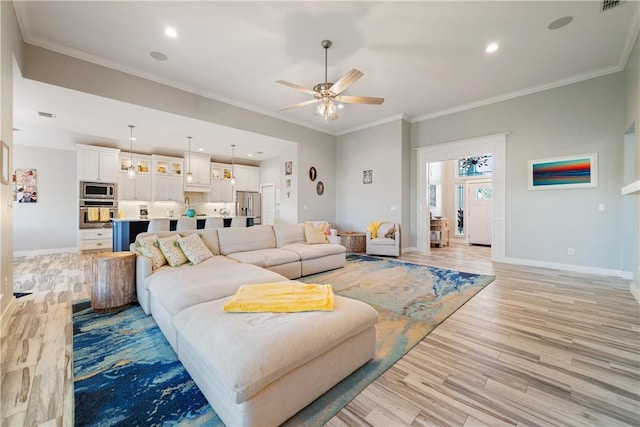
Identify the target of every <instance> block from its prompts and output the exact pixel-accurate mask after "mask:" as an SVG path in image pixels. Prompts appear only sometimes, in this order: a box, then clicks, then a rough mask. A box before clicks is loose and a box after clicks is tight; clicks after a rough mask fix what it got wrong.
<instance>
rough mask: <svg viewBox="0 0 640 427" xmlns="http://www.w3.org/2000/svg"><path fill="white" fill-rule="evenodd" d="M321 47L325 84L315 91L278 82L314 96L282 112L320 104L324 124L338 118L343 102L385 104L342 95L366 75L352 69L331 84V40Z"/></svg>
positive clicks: (367, 97)
mask: <svg viewBox="0 0 640 427" xmlns="http://www.w3.org/2000/svg"><path fill="white" fill-rule="evenodd" d="M320 45H321V46H322V47H323V48H324V83H318V84H317V85H315V86H314V87H313V89H307V88H306V87H304V86H300V85H297V84H295V83H290V82H287V81H284V80H276V83H280V84H283V85H285V86H289V87H290V88H293V89H296V90H299V91H301V92H304V93H308V94H309V95H313V98H314V99H311V100H309V101H304V102H300V103H299V104H295V105H291V106H289V107H286V108H283V109H281V110H280V111H285V110H289V109H291V108H297V107H304V106H305V105H311V104H316V103H318V106H317V107H316V114H318V115H320V116H322V117H324V122H325V123H327V122H328V121H329V120H335V119H337V118H338V108H342V105H341V104H340V103H342V102H344V103H349V104H376V105H380V104H382V103H383V102H384V98H374V97H371V96H354V95H341V93H342V92H344V91H345V90H347V89H348V88H349V86H351V85H352V84H354V83H355V82H356V81H358V79H359V78H360V77H362V76H363V75H364V74H363V73H362V71H358V70H356V69H355V68H352V69H351V70H349V72H348V73H347V74H345V75H344V76H342V77H341V78H340V79H339V80H338V81H337V82H335V83H330V82H329V81H328V79H327V51H328V50H329V48H330V47H331V40H323V41H322V43H321V44H320Z"/></svg>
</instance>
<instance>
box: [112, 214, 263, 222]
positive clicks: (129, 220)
mask: <svg viewBox="0 0 640 427" xmlns="http://www.w3.org/2000/svg"><path fill="white" fill-rule="evenodd" d="M178 218H180V217H177V216H154V217H153V218H152V217H149V218H145V219H143V218H138V217H134V218H112V219H111V221H113V222H137V221H149V220H151V219H168V220H174V221H177V220H178ZM194 218H195V219H207V218H225V219H226V218H229V219H231V218H233V217H232V216H220V215H218V216H216V215H206V216H204V215H196V216H195V217H194ZM243 218H255V216H246V217H243Z"/></svg>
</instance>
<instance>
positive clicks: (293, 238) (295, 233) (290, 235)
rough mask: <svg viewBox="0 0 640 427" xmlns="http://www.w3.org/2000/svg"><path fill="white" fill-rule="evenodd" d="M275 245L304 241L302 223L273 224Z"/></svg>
mask: <svg viewBox="0 0 640 427" xmlns="http://www.w3.org/2000/svg"><path fill="white" fill-rule="evenodd" d="M273 232H274V234H275V236H276V247H278V248H280V247H282V246H284V245H290V244H292V243H304V242H305V240H304V224H276V225H274V226H273Z"/></svg>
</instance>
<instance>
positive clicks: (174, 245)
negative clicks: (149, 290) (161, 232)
mask: <svg viewBox="0 0 640 427" xmlns="http://www.w3.org/2000/svg"><path fill="white" fill-rule="evenodd" d="M179 238H180V235H179V234H174V235H173V236H169V237H165V238H164V239H158V244H159V245H160V250H161V251H162V254H163V255H164V257H165V258H166V259H167V262H168V263H169V265H170V266H171V267H180V266H181V265H182V264H185V263H186V262H187V261H188V259H187V257H186V256H185V255H184V252H182V249H180V244H179V243H178V239H179Z"/></svg>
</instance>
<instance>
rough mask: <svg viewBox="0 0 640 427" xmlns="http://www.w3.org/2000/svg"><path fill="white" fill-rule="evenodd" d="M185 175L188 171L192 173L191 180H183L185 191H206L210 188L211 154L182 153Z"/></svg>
mask: <svg viewBox="0 0 640 427" xmlns="http://www.w3.org/2000/svg"><path fill="white" fill-rule="evenodd" d="M184 166H185V176H186V174H187V173H189V171H191V174H192V175H193V181H192V182H187V180H186V179H185V180H184V190H185V191H201V192H208V191H209V190H210V189H211V178H210V167H211V156H209V155H208V154H200V153H194V152H191V153H189V152H188V151H185V153H184Z"/></svg>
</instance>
